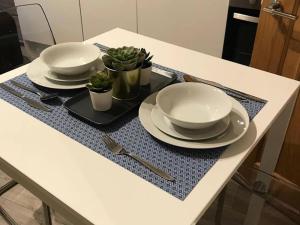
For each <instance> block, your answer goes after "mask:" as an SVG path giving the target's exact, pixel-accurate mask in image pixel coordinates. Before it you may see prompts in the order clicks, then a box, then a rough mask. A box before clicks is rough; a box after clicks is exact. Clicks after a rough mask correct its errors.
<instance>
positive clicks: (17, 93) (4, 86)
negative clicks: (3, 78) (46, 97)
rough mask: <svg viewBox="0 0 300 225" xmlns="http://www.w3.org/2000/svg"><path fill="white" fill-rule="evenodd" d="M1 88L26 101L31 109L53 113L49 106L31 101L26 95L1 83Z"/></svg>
mask: <svg viewBox="0 0 300 225" xmlns="http://www.w3.org/2000/svg"><path fill="white" fill-rule="evenodd" d="M0 87H1V88H2V89H3V90H5V91H7V92H9V93H11V94H13V95H15V96H16V97H18V98H20V99H22V100H23V101H25V102H26V103H27V104H28V105H30V106H31V107H33V108H35V109H39V110H43V111H46V112H51V111H52V109H51V108H49V107H48V106H46V105H44V104H43V103H41V102H38V101H35V100H33V99H30V98H28V97H26V96H25V95H23V94H21V93H20V92H18V91H16V90H14V89H13V88H11V87H9V86H7V85H6V84H3V83H1V84H0Z"/></svg>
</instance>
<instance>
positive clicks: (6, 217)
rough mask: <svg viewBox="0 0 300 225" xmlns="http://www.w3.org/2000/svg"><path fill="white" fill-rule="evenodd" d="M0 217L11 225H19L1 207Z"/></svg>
mask: <svg viewBox="0 0 300 225" xmlns="http://www.w3.org/2000/svg"><path fill="white" fill-rule="evenodd" d="M0 215H1V216H2V217H3V218H4V220H5V221H6V222H7V223H8V224H9V225H18V224H17V222H16V221H15V220H14V219H13V218H12V217H11V216H10V215H9V214H8V213H7V212H6V211H5V210H4V209H3V208H2V207H1V206H0Z"/></svg>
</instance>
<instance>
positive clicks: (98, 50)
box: [40, 42, 101, 68]
mask: <svg viewBox="0 0 300 225" xmlns="http://www.w3.org/2000/svg"><path fill="white" fill-rule="evenodd" d="M64 45H81V46H83V45H85V46H90V47H93V48H94V49H96V51H97V52H98V55H97V57H95V58H94V59H93V60H91V61H90V62H88V63H83V64H79V65H76V66H69V67H63V68H72V67H77V66H84V65H88V64H90V63H91V62H94V61H95V60H97V59H98V58H99V57H100V56H101V51H100V49H99V48H98V47H97V46H95V45H93V44H89V43H88V44H87V43H82V42H64V43H59V44H56V45H52V46H49V47H48V48H46V49H44V50H43V51H42V52H41V53H40V58H41V60H42V61H43V62H44V63H45V64H46V65H48V63H47V62H46V61H45V59H44V57H45V54H46V53H47V52H48V51H50V50H52V49H54V48H57V47H60V46H64ZM51 66H52V65H51ZM52 67H56V66H52Z"/></svg>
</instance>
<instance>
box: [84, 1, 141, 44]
mask: <svg viewBox="0 0 300 225" xmlns="http://www.w3.org/2000/svg"><path fill="white" fill-rule="evenodd" d="M137 1H138V0H82V1H81V12H82V25H83V33H84V39H89V38H91V37H94V36H96V35H99V34H101V33H103V32H106V31H109V30H111V29H113V28H116V27H119V28H123V29H126V30H129V31H133V32H137V18H136V17H137V11H136V4H137ZM120 38H121V37H120Z"/></svg>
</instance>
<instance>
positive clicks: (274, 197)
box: [234, 167, 300, 224]
mask: <svg viewBox="0 0 300 225" xmlns="http://www.w3.org/2000/svg"><path fill="white" fill-rule="evenodd" d="M241 168H242V171H243V174H247V176H246V177H245V176H243V175H242V173H239V172H238V173H236V174H235V176H234V180H235V181H236V182H237V183H239V184H240V185H242V186H243V187H244V188H245V189H247V190H248V191H250V192H251V193H252V194H255V195H256V196H259V197H261V198H263V199H264V200H265V203H266V204H268V205H269V206H271V207H273V208H274V209H276V210H277V211H279V212H280V213H281V214H283V215H284V216H286V217H287V218H289V219H291V220H292V221H294V222H296V223H297V224H300V207H299V202H300V187H299V186H298V185H296V184H293V183H290V182H289V181H287V180H285V179H283V178H279V177H275V176H273V175H270V174H268V173H265V172H264V171H261V170H259V169H256V168H247V167H241Z"/></svg>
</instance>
